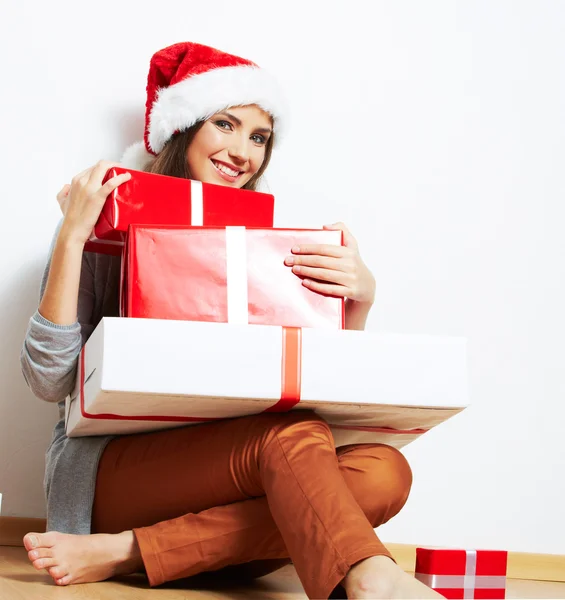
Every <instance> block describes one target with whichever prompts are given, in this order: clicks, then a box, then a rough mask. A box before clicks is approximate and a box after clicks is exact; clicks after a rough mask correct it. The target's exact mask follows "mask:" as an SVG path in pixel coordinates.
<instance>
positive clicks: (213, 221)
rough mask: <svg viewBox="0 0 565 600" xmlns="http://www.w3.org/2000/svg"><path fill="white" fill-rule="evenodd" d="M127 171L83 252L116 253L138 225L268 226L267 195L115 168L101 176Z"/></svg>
mask: <svg viewBox="0 0 565 600" xmlns="http://www.w3.org/2000/svg"><path fill="white" fill-rule="evenodd" d="M126 171H127V172H130V173H131V175H132V177H131V179H130V180H129V181H127V182H125V183H123V184H122V185H120V186H119V187H118V188H117V189H116V190H114V191H113V192H112V193H111V194H110V195H109V196H108V198H107V200H106V203H105V205H104V208H103V209H102V213H101V214H100V218H99V219H98V222H97V223H96V225H95V227H94V231H93V233H92V235H91V237H90V240H89V241H88V242H87V243H86V246H85V250H86V251H87V252H98V253H104V254H114V255H119V254H120V253H121V249H122V247H123V243H124V239H125V234H126V232H127V228H128V226H129V225H131V224H140V225H183V226H191V225H192V226H201V225H203V226H210V227H219V226H227V225H241V226H246V227H272V226H273V214H274V197H273V196H272V195H271V194H264V193H262V192H252V191H249V190H241V189H238V188H232V187H229V186H223V185H215V184H211V183H201V182H200V181H193V180H191V179H183V178H179V177H167V176H165V175H155V174H152V173H144V172H142V171H133V170H131V169H123V168H120V167H115V168H112V169H109V170H108V172H107V173H106V176H105V178H104V180H103V181H104V182H106V181H108V179H111V178H112V177H114V176H116V175H120V174H121V173H125V172H126Z"/></svg>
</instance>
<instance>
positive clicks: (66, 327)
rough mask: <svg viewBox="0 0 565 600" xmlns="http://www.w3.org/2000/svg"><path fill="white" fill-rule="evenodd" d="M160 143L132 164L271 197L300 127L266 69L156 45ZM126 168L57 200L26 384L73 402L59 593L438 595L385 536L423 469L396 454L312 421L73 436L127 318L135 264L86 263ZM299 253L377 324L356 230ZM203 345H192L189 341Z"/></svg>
mask: <svg viewBox="0 0 565 600" xmlns="http://www.w3.org/2000/svg"><path fill="white" fill-rule="evenodd" d="M147 92H148V99H147V113H146V128H145V136H144V142H142V143H140V144H136V145H134V146H133V147H132V148H130V149H129V150H128V151H127V152H126V154H125V155H124V158H123V160H122V164H123V165H125V166H127V167H130V168H134V169H144V170H146V171H150V172H153V173H161V174H166V175H172V176H178V177H190V178H193V179H198V180H201V181H205V182H210V183H217V184H222V185H227V186H233V187H238V188H245V189H255V187H256V185H257V183H258V180H259V178H260V177H261V175H262V173H263V172H264V170H265V169H266V167H267V165H268V163H269V159H270V156H271V150H272V148H273V146H274V144H275V138H276V137H277V136H278V135H279V134H280V130H281V128H282V126H283V124H284V117H283V114H282V113H283V110H282V108H281V104H280V95H279V93H278V92H277V90H276V87H274V85H273V83H272V82H271V81H270V80H269V79H268V77H267V76H266V75H265V73H264V72H263V71H262V70H261V69H259V68H258V67H256V65H254V64H253V63H250V62H249V61H246V60H244V59H241V58H239V57H235V56H232V55H228V54H225V53H223V52H220V51H218V50H215V49H213V48H208V47H206V46H201V45H199V44H192V43H182V44H176V45H174V46H171V47H169V48H165V49H164V50H161V51H160V52H157V53H156V54H155V55H154V56H153V58H152V60H151V66H150V71H149V80H148V86H147ZM110 166H112V164H111V163H106V162H100V163H98V164H97V165H95V166H94V167H92V168H90V169H87V170H86V171H83V172H82V173H80V174H79V175H77V176H76V177H75V178H73V180H72V184H71V185H70V186H65V188H64V189H63V190H62V191H61V193H60V194H59V196H58V199H59V201H60V203H61V207H62V210H63V213H64V219H63V221H62V223H61V225H60V226H59V228H58V230H57V232H56V234H55V237H54V241H53V245H52V249H51V254H50V259H49V262H48V264H47V267H46V270H45V275H44V280H43V283H42V286H41V303H40V306H39V308H38V311H37V312H36V313H35V315H34V316H33V317H32V318H31V320H30V325H29V328H28V332H27V336H26V340H25V343H24V347H23V349H22V355H21V360H22V369H23V372H24V375H25V377H26V381H27V382H28V384H29V385H30V387H31V389H32V390H33V392H34V393H35V394H36V395H37V396H38V397H39V398H41V399H43V400H46V401H50V402H58V403H59V410H60V416H61V420H60V421H59V423H58V424H57V425H56V427H55V431H54V435H53V440H52V443H51V445H50V448H49V450H48V452H47V469H46V478H45V487H46V494H47V513H48V533H45V534H39V533H29V534H27V535H26V536H25V538H24V544H25V547H26V549H27V550H28V553H29V559H30V560H31V561H32V562H33V565H34V566H35V567H36V568H37V569H47V570H48V572H49V574H50V575H51V577H52V578H53V579H54V581H55V583H57V584H58V585H69V584H73V583H84V582H92V581H101V580H104V579H107V578H109V577H111V576H113V575H116V574H122V573H131V572H136V571H143V570H144V571H145V572H146V573H147V576H148V578H149V582H150V584H151V585H158V584H161V583H163V582H165V581H170V580H173V579H178V578H182V577H187V576H191V575H194V574H197V573H201V572H205V571H218V570H221V569H225V570H226V571H227V570H229V571H231V572H236V573H240V574H251V575H255V576H258V575H260V574H265V573H267V572H269V571H273V570H275V569H277V568H279V567H280V566H282V565H283V564H286V563H289V562H290V560H292V561H293V562H294V564H295V566H296V570H297V572H298V575H299V577H300V579H301V581H302V583H303V585H304V588H305V590H306V592H307V594H308V596H309V597H310V598H327V597H329V596H330V594H332V593H335V592H334V590H336V589H339V586H340V584H341V585H342V586H343V587H344V588H345V590H346V593H347V595H348V597H349V598H369V597H370V598H377V597H378V598H381V597H382V598H385V597H386V598H392V597H403V598H408V597H418V598H424V597H439V596H438V595H437V594H435V592H433V591H431V590H430V589H429V588H427V587H425V586H423V585H422V584H420V583H419V582H417V581H416V580H415V579H413V578H411V577H409V576H408V575H406V574H405V573H403V572H402V571H401V569H400V568H399V567H398V566H397V565H396V564H395V562H394V561H393V560H392V557H391V555H390V553H389V552H388V550H387V549H386V548H385V547H384V546H383V544H382V543H381V542H380V541H379V539H378V538H377V536H376V535H375V533H374V531H373V527H377V526H378V525H380V524H382V523H384V522H386V521H387V520H388V519H390V518H391V517H392V516H394V515H395V514H396V513H397V512H398V511H399V510H400V509H401V508H402V506H403V505H404V503H405V502H406V499H407V497H408V493H409V489H410V485H411V479H412V477H411V472H410V468H409V466H408V464H407V462H406V460H405V459H404V457H403V456H402V454H401V453H400V452H398V451H397V450H394V449H393V448H390V447H388V446H384V445H360V446H348V447H345V448H340V449H339V450H338V451H337V453H336V449H335V447H334V445H333V440H332V436H331V433H330V430H329V428H328V426H327V424H326V423H325V422H324V421H323V420H322V419H320V418H319V417H317V416H315V415H314V414H313V413H311V412H293V413H288V414H262V415H257V416H251V417H244V418H240V419H232V420H226V421H223V422H215V423H210V424H205V425H199V426H193V427H187V428H180V429H176V430H167V431H160V432H153V433H143V434H135V435H129V436H119V437H116V436H102V437H90V438H72V439H71V438H67V437H66V435H65V433H64V420H63V415H64V399H65V397H66V395H67V394H68V393H69V392H70V390H71V388H72V385H73V383H74V379H75V376H76V364H77V357H78V354H79V351H80V348H81V347H82V345H83V344H84V343H85V342H86V340H87V339H88V337H89V335H90V334H91V333H92V331H93V329H94V328H95V327H96V325H97V323H98V322H99V321H100V319H101V318H102V317H103V316H116V315H117V314H118V282H119V259H117V258H115V257H107V256H103V255H94V254H90V253H84V252H83V249H84V244H85V242H86V241H87V239H88V237H89V235H90V232H91V231H92V228H93V226H94V224H95V223H96V221H97V219H98V216H99V214H100V211H101V209H102V206H103V204H104V201H105V199H106V197H107V195H108V194H109V193H110V192H112V191H113V190H114V189H116V188H117V187H118V186H119V185H121V184H122V183H124V182H125V181H127V180H128V179H129V177H130V175H129V174H123V175H118V176H116V177H114V178H112V179H111V180H109V181H108V182H107V183H105V184H104V185H102V179H103V177H104V174H105V173H106V171H107V169H108V168H109V167H110ZM329 227H330V228H339V229H342V230H343V231H344V240H345V246H344V247H343V248H342V247H338V246H320V245H312V246H306V247H301V248H300V249H293V252H290V249H289V256H288V258H287V260H286V264H287V265H288V267H289V268H291V269H293V271H294V272H295V273H296V274H297V276H300V277H301V278H304V285H305V286H307V287H309V288H310V289H312V290H314V291H316V292H320V293H326V294H331V295H334V296H341V297H347V300H346V327H347V328H348V329H363V328H364V325H365V320H366V318H367V314H368V312H369V309H370V307H371V305H372V303H373V299H374V293H375V283H374V278H373V276H372V275H371V273H370V272H369V270H368V269H367V267H366V266H365V265H364V264H363V262H362V260H361V258H360V256H359V252H358V249H357V245H356V242H355V239H354V238H353V236H352V235H351V234H350V233H349V232H348V231H347V229H346V228H345V226H343V225H342V224H335V225H332V226H329ZM188 342H190V341H188Z"/></svg>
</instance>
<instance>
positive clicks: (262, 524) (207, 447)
mask: <svg viewBox="0 0 565 600" xmlns="http://www.w3.org/2000/svg"><path fill="white" fill-rule="evenodd" d="M411 483H412V473H411V470H410V467H409V466H408V463H407V461H406V459H405V458H404V457H403V455H402V454H401V453H400V452H399V451H398V450H395V449H394V448H391V447H389V446H385V445H367V444H364V445H358V446H346V447H343V448H339V449H338V451H337V454H336V450H335V447H334V444H333V438H332V435H331V432H330V429H329V427H328V425H327V424H326V423H325V422H324V421H323V420H322V419H321V418H319V417H317V416H316V415H314V414H313V413H312V412H310V411H297V412H291V413H285V414H262V415H257V416H252V417H243V418H240V419H233V420H227V421H219V422H217V423H210V424H205V425H198V426H194V427H184V428H180V429H173V430H168V431H159V432H153V433H143V434H135V435H129V436H122V437H119V438H117V439H115V440H113V441H112V442H110V444H108V446H107V448H106V450H105V451H104V453H103V455H102V458H101V461H100V466H99V470H98V478H97V482H96V494H95V501H94V509H93V521H92V531H93V533H95V532H99V533H100V532H105V533H118V532H121V531H124V530H130V529H132V530H133V531H134V534H135V536H136V539H137V542H138V544H139V548H140V551H141V556H142V559H143V563H144V566H145V569H146V572H147V576H148V578H149V583H150V585H152V586H154V585H159V584H161V583H163V582H166V581H172V580H174V579H180V578H184V577H189V576H191V575H195V574H197V573H202V572H204V571H215V570H219V569H222V568H224V567H227V566H229V565H242V568H243V569H245V568H247V569H248V570H249V568H251V571H255V572H256V573H257V574H265V573H267V572H269V571H272V570H275V569H276V568H279V567H280V566H282V564H284V560H283V561H281V559H286V560H287V561H288V562H290V560H292V561H293V563H294V565H295V568H296V571H297V573H298V576H299V577H300V580H301V582H302V585H303V586H304V589H305V591H306V594H307V595H308V597H309V598H328V596H329V595H330V594H331V592H332V590H333V589H334V588H335V587H336V586H337V585H338V584H339V583H340V581H341V580H342V579H343V578H344V577H345V575H346V574H347V572H348V571H349V569H350V568H351V566H352V565H353V564H355V563H357V562H359V561H360V560H363V559H365V558H368V557H370V556H377V555H386V556H390V553H389V552H388V550H387V549H386V548H385V547H384V546H383V544H382V543H381V542H380V540H379V539H378V537H377V536H376V534H375V532H374V531H373V527H377V526H379V525H381V524H382V523H385V522H386V521H388V520H389V519H390V518H391V517H392V516H394V515H395V514H396V513H397V512H398V511H399V510H400V509H401V508H402V506H403V505H404V503H405V502H406V499H407V497H408V493H409V490H410V486H411ZM243 563H247V565H243ZM232 570H233V568H232Z"/></svg>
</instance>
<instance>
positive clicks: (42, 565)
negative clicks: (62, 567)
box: [32, 558, 57, 571]
mask: <svg viewBox="0 0 565 600" xmlns="http://www.w3.org/2000/svg"><path fill="white" fill-rule="evenodd" d="M32 564H33V566H34V567H35V568H36V569H37V570H38V571H39V570H41V569H49V568H50V567H56V566H57V561H56V560H55V559H54V558H38V559H37V560H34V561H33V563H32Z"/></svg>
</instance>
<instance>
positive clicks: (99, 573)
mask: <svg viewBox="0 0 565 600" xmlns="http://www.w3.org/2000/svg"><path fill="white" fill-rule="evenodd" d="M24 546H25V548H26V550H27V551H28V557H29V560H30V561H31V562H32V564H33V566H34V567H35V568H36V569H38V570H40V569H46V570H47V571H48V573H49V575H51V577H52V578H53V580H54V581H55V583H56V584H57V585H69V584H72V583H90V582H94V581H103V580H104V579H108V578H109V577H113V576H114V575H125V574H127V573H134V572H136V571H141V570H142V569H143V561H142V560H141V555H140V553H139V548H138V546H137V542H136V540H135V536H134V534H133V531H124V532H123V533H118V534H115V535H110V534H104V533H99V534H94V535H71V534H68V533H59V532H57V531H49V532H48V533H28V534H27V535H26V536H25V537H24Z"/></svg>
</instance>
